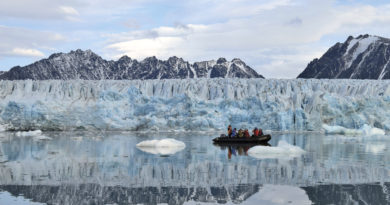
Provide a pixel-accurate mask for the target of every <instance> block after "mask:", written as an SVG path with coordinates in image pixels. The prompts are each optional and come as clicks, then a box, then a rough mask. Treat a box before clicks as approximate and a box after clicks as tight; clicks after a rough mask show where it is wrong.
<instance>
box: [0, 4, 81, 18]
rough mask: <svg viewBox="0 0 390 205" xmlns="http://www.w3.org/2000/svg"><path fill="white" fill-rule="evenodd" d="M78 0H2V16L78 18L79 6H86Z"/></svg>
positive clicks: (0, 5) (0, 7)
mask: <svg viewBox="0 0 390 205" xmlns="http://www.w3.org/2000/svg"><path fill="white" fill-rule="evenodd" d="M84 5H85V3H81V2H80V1H77V0H68V1H66V4H64V1H53V0H34V1H30V0H12V1H0V18H21V19H36V20H42V19H45V20H56V19H68V20H69V19H71V20H74V19H76V17H77V16H79V12H78V11H77V9H76V8H77V7H82V6H84Z"/></svg>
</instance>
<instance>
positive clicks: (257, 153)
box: [248, 140, 305, 159]
mask: <svg viewBox="0 0 390 205" xmlns="http://www.w3.org/2000/svg"><path fill="white" fill-rule="evenodd" d="M304 153H305V150H303V149H302V148H300V147H297V146H294V145H291V144H289V143H287V142H286V141H284V140H281V141H279V142H278V146H276V147H269V146H261V145H260V146H255V147H252V148H250V149H249V150H248V155H249V156H251V157H254V158H258V159H268V158H280V159H291V158H295V157H299V156H301V155H302V154H304Z"/></svg>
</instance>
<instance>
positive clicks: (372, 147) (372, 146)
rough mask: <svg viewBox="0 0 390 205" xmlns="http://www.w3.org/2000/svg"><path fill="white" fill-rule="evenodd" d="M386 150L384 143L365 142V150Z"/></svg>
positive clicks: (377, 151)
mask: <svg viewBox="0 0 390 205" xmlns="http://www.w3.org/2000/svg"><path fill="white" fill-rule="evenodd" d="M385 150H386V145H384V144H367V145H366V152H371V153H373V154H379V153H383V152H384V151H385Z"/></svg>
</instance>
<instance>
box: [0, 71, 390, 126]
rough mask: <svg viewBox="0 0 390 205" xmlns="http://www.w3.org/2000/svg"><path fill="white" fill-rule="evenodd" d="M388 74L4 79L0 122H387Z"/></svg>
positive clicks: (389, 113)
mask: <svg viewBox="0 0 390 205" xmlns="http://www.w3.org/2000/svg"><path fill="white" fill-rule="evenodd" d="M389 85H390V81H386V80H384V81H373V80H340V79H338V80H324V79H322V80H317V79H291V80H276V79H234V78H232V79H185V80H180V79H171V80H132V81H129V80H125V81H121V80H102V81H89V80H69V81H61V80H47V81H32V80H24V81H0V127H2V128H5V129H7V130H14V131H29V130H42V131H48V130H59V131H61V130H110V131H111V130H112V131H160V132H163V131H164V132H165V131H193V130H197V131H199V130H205V131H209V130H222V129H223V130H224V129H225V128H226V127H227V125H229V124H231V125H232V126H233V127H237V128H248V129H251V128H254V127H261V128H262V129H265V130H277V131H323V128H322V125H323V124H326V125H329V126H342V127H345V128H348V129H358V128H360V127H362V126H363V125H365V124H367V125H368V126H371V127H375V128H379V129H383V130H385V131H387V130H389V129H390V109H389V108H390V97H389V94H390V86H389Z"/></svg>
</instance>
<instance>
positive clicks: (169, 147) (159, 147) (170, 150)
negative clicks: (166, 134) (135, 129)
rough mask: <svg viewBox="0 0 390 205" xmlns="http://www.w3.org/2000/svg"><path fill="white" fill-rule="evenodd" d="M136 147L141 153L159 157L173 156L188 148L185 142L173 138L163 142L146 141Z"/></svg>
mask: <svg viewBox="0 0 390 205" xmlns="http://www.w3.org/2000/svg"><path fill="white" fill-rule="evenodd" d="M136 146H137V148H138V149H140V150H141V151H144V152H148V153H151V154H158V155H172V154H175V153H176V152H179V151H181V150H183V149H184V148H185V147H186V145H185V144H184V142H181V141H178V140H175V139H171V138H167V139H162V140H145V141H142V142H140V143H138V144H137V145H136Z"/></svg>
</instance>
